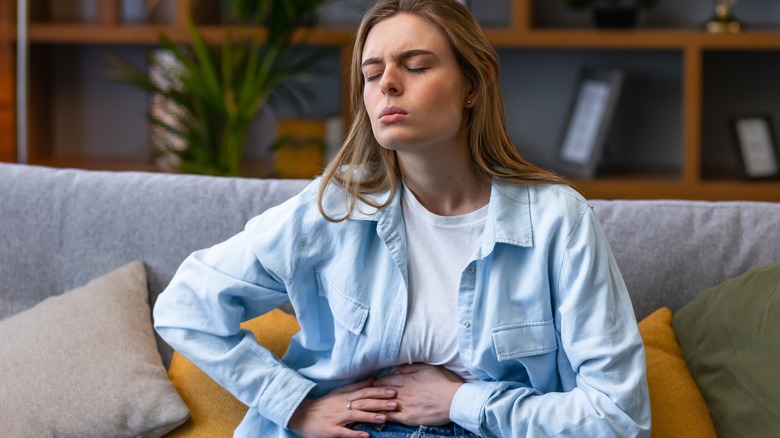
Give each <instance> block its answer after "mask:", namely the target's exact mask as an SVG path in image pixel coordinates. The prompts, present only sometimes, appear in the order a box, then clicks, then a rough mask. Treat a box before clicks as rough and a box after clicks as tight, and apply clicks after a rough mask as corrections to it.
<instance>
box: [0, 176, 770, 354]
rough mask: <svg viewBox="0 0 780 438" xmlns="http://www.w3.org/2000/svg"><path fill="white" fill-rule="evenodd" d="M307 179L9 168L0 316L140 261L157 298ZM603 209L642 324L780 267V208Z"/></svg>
mask: <svg viewBox="0 0 780 438" xmlns="http://www.w3.org/2000/svg"><path fill="white" fill-rule="evenodd" d="M307 183H308V182H307V181H302V180H257V179H243V178H218V177H204V176H189V175H171V174H158V173H142V172H106V171H83V170H61V169H52V168H46V167H38V166H28V165H17V164H0V279H1V280H2V281H1V282H0V320H2V319H4V318H8V317H10V316H11V315H14V314H16V313H18V312H21V311H23V310H25V309H28V308H30V307H32V306H34V305H35V304H36V303H38V302H39V301H41V300H43V299H45V298H46V297H49V296H53V295H58V294H61V293H63V292H65V291H68V290H70V289H73V288H75V287H77V286H80V285H83V284H85V283H87V282H88V281H89V280H90V279H93V278H95V277H98V276H100V275H103V274H105V273H106V272H109V271H111V270H113V269H115V268H117V267H119V266H121V265H123V264H125V263H128V262H130V261H133V260H141V261H142V262H143V263H144V266H145V268H146V272H147V275H148V287H149V300H150V302H151V303H154V301H155V298H156V297H157V295H158V294H159V293H160V291H161V290H162V289H163V288H164V287H165V285H166V284H167V282H168V281H169V280H170V279H171V277H172V275H173V273H174V271H175V269H176V268H177V266H178V265H179V264H180V263H181V261H182V260H183V259H184V258H185V257H186V256H187V255H188V254H189V253H190V252H191V251H193V250H196V249H199V248H203V247H207V246H210V245H212V244H214V243H217V242H219V241H221V240H224V239H226V238H227V237H229V236H231V235H232V234H234V233H236V232H238V231H239V230H241V229H242V227H243V225H244V223H245V222H246V221H247V220H248V219H249V218H251V217H252V216H254V215H257V214H259V213H261V212H263V211H264V210H265V209H267V208H269V207H271V206H273V205H276V204H278V203H280V202H282V201H283V200H285V199H286V198H288V197H290V196H292V195H294V194H295V193H297V192H298V191H299V190H300V189H301V188H303V187H304V185H306V184H307ZM592 204H593V207H594V208H595V210H596V212H597V214H598V216H599V217H600V218H601V221H602V224H603V226H604V228H605V230H606V233H607V235H608V237H609V239H610V242H611V245H612V248H613V250H614V254H615V257H616V259H617V262H618V264H619V266H620V268H621V270H622V273H623V276H624V278H625V280H626V283H627V285H628V289H629V292H630V294H631V297H632V300H633V304H634V306H635V311H636V315H637V319H642V318H644V317H645V316H647V315H648V314H649V313H651V312H652V311H654V310H655V309H657V308H659V307H661V306H668V307H670V308H671V309H672V310H677V309H679V308H680V307H681V306H683V305H684V304H686V303H687V302H688V301H690V300H691V299H692V298H694V297H695V296H696V295H697V294H698V293H699V292H701V291H702V290H703V289H705V288H707V287H709V286H712V285H715V284H717V283H719V282H721V281H723V280H725V279H728V278H730V277H733V276H736V275H738V274H741V273H743V272H746V271H748V270H749V269H751V268H755V267H759V266H762V265H768V264H772V263H777V262H780V203H777V204H775V203H759V202H720V203H712V202H700V201H625V200H624V201H605V200H592ZM158 342H159V340H158ZM0 348H2V346H0ZM159 352H160V354H161V357H162V360H163V363H164V364H166V365H167V364H168V363H169V361H170V358H171V354H172V352H171V351H170V349H169V348H168V347H167V346H165V345H164V344H163V343H160V344H159Z"/></svg>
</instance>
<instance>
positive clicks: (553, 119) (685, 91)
mask: <svg viewBox="0 0 780 438" xmlns="http://www.w3.org/2000/svg"><path fill="white" fill-rule="evenodd" d="M63 3H65V4H68V3H73V4H77V5H79V7H80V8H81V12H80V14H74V13H72V11H70V9H68V8H70V7H71V6H63ZM134 3H142V2H140V1H136V2H133V1H129V0H124V1H120V0H95V1H91V2H90V1H86V0H82V1H75V0H71V1H56V2H55V1H41V0H32V1H31V2H30V10H31V22H30V25H29V42H30V49H29V53H30V68H29V74H28V82H29V109H28V115H29V134H28V149H27V155H28V157H29V161H30V162H32V163H40V164H47V165H54V166H74V167H84V168H106V169H146V170H149V169H153V166H152V165H151V164H149V163H150V162H151V161H150V159H149V149H148V146H147V144H148V135H149V134H148V124H147V123H146V120H145V118H144V112H145V109H146V106H147V105H148V98H147V97H146V96H145V95H144V94H143V93H141V92H139V91H137V90H134V89H131V88H129V87H127V86H126V85H123V84H117V83H114V82H112V81H111V80H109V79H108V78H107V77H106V75H105V71H106V69H107V68H108V64H107V63H106V62H105V57H106V55H107V54H109V53H110V54H115V55H119V56H122V57H124V58H126V59H130V60H135V62H137V63H139V64H141V65H143V62H144V59H145V56H146V52H147V51H148V50H149V49H151V48H153V47H155V45H156V43H157V41H158V36H159V34H160V33H161V32H162V33H165V34H167V35H168V36H170V37H171V38H173V39H174V40H177V41H186V39H187V33H186V28H185V23H186V21H187V20H188V19H189V18H190V17H193V18H194V19H195V21H196V22H198V23H199V24H200V26H201V29H202V30H203V32H204V34H206V35H207V37H209V38H214V39H216V38H220V37H221V35H223V31H224V27H223V26H222V25H221V24H220V22H221V19H220V18H219V17H220V14H221V12H220V11H221V9H222V8H223V6H221V2H219V1H216V0H212V1H201V2H197V3H194V2H191V1H188V0H161V1H160V2H159V5H158V6H157V8H158V11H157V12H156V15H155V16H154V17H153V18H152V19H151V20H149V21H143V20H139V19H138V18H137V17H138V14H137V13H135V15H134V13H133V11H132V10H130V7H131V6H132V5H133V4H134ZM224 3H226V2H224ZM333 3H335V4H337V5H338V4H339V3H341V4H342V5H345V6H344V7H345V8H346V9H349V10H350V11H351V12H352V16H351V18H350V20H351V21H349V20H347V21H348V22H340V21H339V20H338V19H333V16H334V15H333V13H331V15H330V16H328V15H327V14H325V15H326V17H325V18H326V20H324V21H325V24H323V25H321V26H320V27H317V28H315V29H314V30H313V31H312V32H310V33H309V40H308V44H316V45H328V46H335V47H339V48H341V50H340V51H339V52H337V53H338V54H337V55H335V56H334V59H332V60H331V64H332V66H333V69H332V70H333V71H334V74H333V77H332V78H330V79H329V81H330V82H327V83H326V84H325V85H324V86H321V87H320V88H321V89H327V90H328V92H330V93H331V94H330V95H327V96H326V97H325V98H323V99H322V100H324V101H325V102H327V103H326V104H325V105H324V107H323V108H321V109H320V110H318V111H317V112H315V113H314V114H313V116H314V117H325V116H328V115H333V113H334V112H342V113H343V112H344V106H345V105H343V104H342V102H345V101H346V100H347V99H346V93H347V90H346V87H347V80H346V78H344V77H342V76H341V74H340V72H343V71H345V69H346V67H347V65H348V63H349V56H350V50H349V47H348V46H349V44H350V40H351V36H352V33H353V31H354V28H353V27H352V26H351V25H350V24H352V25H354V24H356V23H355V21H354V20H355V17H357V16H359V15H360V13H359V11H358V12H357V13H355V9H356V8H357V9H359V8H363V9H365V8H366V7H367V5H370V4H371V3H372V2H371V1H368V0H339V1H335V2H333ZM470 3H471V8H472V10H473V11H474V13H475V15H476V16H477V18H479V19H480V21H481V22H482V23H483V26H484V27H485V30H486V33H487V35H488V38H489V39H490V41H491V42H492V43H493V44H494V45H495V47H496V50H497V52H498V53H499V56H500V58H501V62H502V69H503V70H502V85H503V86H504V89H505V96H506V104H507V111H508V119H509V121H510V132H511V134H512V138H513V139H514V140H515V141H516V143H517V145H518V148H519V149H520V151H521V153H523V154H524V155H525V156H527V157H528V158H530V159H531V160H532V161H535V162H538V163H540V164H542V165H548V164H549V163H550V162H551V157H554V154H555V153H556V151H557V150H558V148H559V144H560V141H561V132H562V131H563V129H564V127H565V123H566V114H567V112H568V108H569V106H570V104H571V99H572V96H573V93H574V90H575V88H574V87H575V85H576V81H577V76H578V73H579V71H580V70H581V69H582V68H585V67H591V66H595V67H609V68H619V69H621V70H622V71H624V73H625V78H626V79H625V82H624V83H625V86H624V90H623V91H624V92H623V93H622V94H621V98H620V101H619V104H618V107H617V109H616V115H615V118H614V120H613V124H612V128H611V130H610V134H609V136H608V144H607V146H606V154H607V155H606V156H605V158H604V160H603V161H604V166H602V168H600V169H599V172H598V173H597V175H596V177H595V178H594V179H592V180H588V181H574V184H575V186H576V187H577V188H578V189H579V190H580V191H582V192H583V193H584V194H585V195H586V196H588V197H592V198H683V199H711V200H720V199H753V200H774V201H780V181H778V180H769V181H746V180H743V179H741V178H740V176H739V174H740V172H739V170H740V168H739V160H738V157H737V155H736V149H735V147H734V144H733V139H732V138H731V133H730V126H729V118H730V117H731V116H736V115H741V114H749V113H762V114H766V115H768V116H769V117H770V120H772V122H773V123H780V80H778V78H780V10H778V9H780V8H778V7H777V6H776V5H775V4H774V3H776V2H774V1H772V0H755V1H754V2H752V6H750V7H751V8H752V10H749V11H747V12H748V13H749V14H752V15H750V17H752V18H753V19H754V20H753V21H760V20H761V19H764V21H763V22H761V23H760V25H756V26H750V25H748V26H746V27H747V29H746V30H745V31H744V32H742V33H740V34H709V33H706V32H704V31H703V30H702V29H701V26H700V24H701V23H702V21H703V20H706V14H707V9H708V8H711V2H708V1H700V2H698V3H697V2H690V4H688V3H687V2H682V4H687V5H688V6H685V5H681V2H672V1H668V2H667V1H665V0H662V1H661V2H660V4H661V6H660V7H659V11H656V12H648V13H647V14H646V15H647V16H646V19H645V20H644V22H643V23H642V25H641V26H640V27H639V28H636V29H632V30H620V31H616V30H611V31H607V30H596V29H594V28H592V27H591V26H590V25H589V23H588V21H587V13H586V12H579V13H578V12H572V11H569V10H566V9H565V8H564V7H563V6H561V4H562V3H563V1H562V0H560V1H558V0H473V1H471V2H470ZM744 3H745V6H746V7H747V6H748V4H751V2H744ZM756 3H758V4H759V5H758V6H756ZM193 4H197V5H198V7H197V8H196V7H194V6H192V5H193ZM697 4H698V6H695V5H697ZM0 5H1V6H0V7H1V8H2V9H0V20H2V23H3V30H2V32H0V42H1V43H2V44H1V45H0V124H2V126H0V129H2V134H1V135H2V138H0V160H9V161H10V160H13V159H14V158H15V154H14V142H15V140H14V138H13V135H12V134H11V133H12V132H13V130H7V129H6V127H11V126H13V123H14V122H13V118H14V111H13V98H14V93H15V92H14V89H13V87H14V80H13V79H14V76H15V70H14V67H13V54H14V44H15V34H14V30H13V19H14V12H13V9H14V6H13V5H14V2H10V1H9V0H0ZM685 8H688V9H685ZM692 8H698V10H696V11H694V12H692ZM761 8H764V9H763V10H762V9H761ZM762 12H766V14H763V13H762ZM653 13H655V14H656V17H663V18H653V15H652V14H653ZM772 14H775V15H777V17H776V18H771V17H770V18H766V17H764V16H770V15H772ZM335 16H337V18H338V13H336V14H335ZM328 17H330V21H328ZM681 17H682V18H681ZM748 24H750V23H748ZM775 128H777V129H778V130H780V126H775Z"/></svg>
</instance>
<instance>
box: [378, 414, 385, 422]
mask: <svg viewBox="0 0 780 438" xmlns="http://www.w3.org/2000/svg"><path fill="white" fill-rule="evenodd" d="M385 420H387V417H386V416H384V415H377V416H376V421H381V422H383V423H384V422H385Z"/></svg>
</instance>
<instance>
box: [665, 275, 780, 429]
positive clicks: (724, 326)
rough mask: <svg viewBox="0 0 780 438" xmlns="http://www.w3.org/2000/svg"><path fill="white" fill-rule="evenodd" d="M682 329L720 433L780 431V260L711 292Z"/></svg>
mask: <svg viewBox="0 0 780 438" xmlns="http://www.w3.org/2000/svg"><path fill="white" fill-rule="evenodd" d="M674 330H675V332H676V333H677V337H678V339H679V342H680V346H681V347H682V351H683V353H684V355H685V359H686V361H687V362H688V365H689V367H690V369H691V372H692V373H693V376H694V378H695V379H696V382H697V383H698V385H699V388H701V391H702V394H703V395H704V399H705V400H706V401H707V404H708V406H709V408H710V413H711V414H712V419H713V421H714V422H715V429H716V430H717V432H718V436H720V437H724V438H728V437H735V436H760V437H765V436H766V437H769V436H773V437H775V436H780V409H778V407H779V406H780V367H778V363H780V264H776V265H771V266H766V267H763V268H759V269H755V270H752V271H749V272H747V273H745V274H742V275H740V276H738V277H735V278H732V279H730V280H727V281H725V282H723V283H721V284H719V285H717V286H714V287H712V288H709V289H707V290H705V291H704V292H702V293H701V295H699V297H698V298H696V299H695V300H693V301H692V302H690V303H689V304H687V305H686V306H684V307H683V308H681V309H680V310H679V311H677V313H675V316H674Z"/></svg>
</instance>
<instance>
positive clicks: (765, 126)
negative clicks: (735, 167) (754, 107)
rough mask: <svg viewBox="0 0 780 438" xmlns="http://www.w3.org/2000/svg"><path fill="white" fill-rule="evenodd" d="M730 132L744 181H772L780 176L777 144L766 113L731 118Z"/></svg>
mask: <svg viewBox="0 0 780 438" xmlns="http://www.w3.org/2000/svg"><path fill="white" fill-rule="evenodd" d="M731 131H732V134H733V136H734V144H735V149H736V151H737V157H738V158H739V162H740V171H741V174H742V177H743V178H745V179H771V178H777V177H778V176H780V161H778V148H777V142H776V140H775V135H774V132H773V130H772V122H771V120H770V117H769V116H768V115H767V114H747V115H740V116H735V117H732V118H731Z"/></svg>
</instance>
